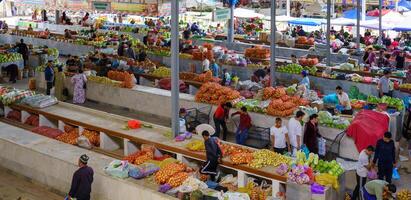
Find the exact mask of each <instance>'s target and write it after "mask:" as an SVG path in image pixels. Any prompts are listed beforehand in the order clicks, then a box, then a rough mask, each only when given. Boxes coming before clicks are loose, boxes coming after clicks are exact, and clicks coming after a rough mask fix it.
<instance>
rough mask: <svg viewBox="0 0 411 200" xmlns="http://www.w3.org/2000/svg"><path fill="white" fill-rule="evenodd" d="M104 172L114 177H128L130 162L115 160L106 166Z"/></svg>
mask: <svg viewBox="0 0 411 200" xmlns="http://www.w3.org/2000/svg"><path fill="white" fill-rule="evenodd" d="M104 172H106V173H107V174H108V175H110V176H113V177H117V178H122V179H124V178H127V177H128V172H129V165H128V162H127V161H120V160H113V161H112V162H111V163H110V164H108V166H107V167H105V168H104Z"/></svg>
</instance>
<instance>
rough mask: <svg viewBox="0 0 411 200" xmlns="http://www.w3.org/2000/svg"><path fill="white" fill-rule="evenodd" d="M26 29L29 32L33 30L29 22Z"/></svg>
mask: <svg viewBox="0 0 411 200" xmlns="http://www.w3.org/2000/svg"><path fill="white" fill-rule="evenodd" d="M27 31H29V32H32V31H33V27H32V26H31V24H29V27H28V28H27Z"/></svg>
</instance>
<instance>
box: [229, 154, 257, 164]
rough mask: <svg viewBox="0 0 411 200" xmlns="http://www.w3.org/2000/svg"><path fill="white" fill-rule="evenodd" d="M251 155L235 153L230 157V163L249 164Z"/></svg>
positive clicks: (251, 158) (251, 159)
mask: <svg viewBox="0 0 411 200" xmlns="http://www.w3.org/2000/svg"><path fill="white" fill-rule="evenodd" d="M253 159H254V156H253V153H236V154H232V155H231V156H230V160H231V162H233V164H235V165H239V164H249V163H251V162H252V161H253Z"/></svg>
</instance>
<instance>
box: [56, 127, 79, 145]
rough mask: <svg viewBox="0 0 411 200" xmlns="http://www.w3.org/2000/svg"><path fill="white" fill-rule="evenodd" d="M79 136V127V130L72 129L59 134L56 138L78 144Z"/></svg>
mask: <svg viewBox="0 0 411 200" xmlns="http://www.w3.org/2000/svg"><path fill="white" fill-rule="evenodd" d="M78 137H79V135H78V129H77V132H76V131H75V130H72V131H70V132H68V133H63V134H61V135H59V136H57V137H56V140H58V141H61V142H64V143H67V144H72V145H75V144H77V138H78Z"/></svg>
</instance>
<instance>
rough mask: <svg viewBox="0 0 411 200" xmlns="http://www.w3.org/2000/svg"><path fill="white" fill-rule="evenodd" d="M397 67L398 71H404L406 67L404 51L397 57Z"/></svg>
mask: <svg viewBox="0 0 411 200" xmlns="http://www.w3.org/2000/svg"><path fill="white" fill-rule="evenodd" d="M395 61H396V63H395V67H396V68H397V69H404V67H405V53H404V51H400V53H399V54H398V55H397V56H396V57H395Z"/></svg>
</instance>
